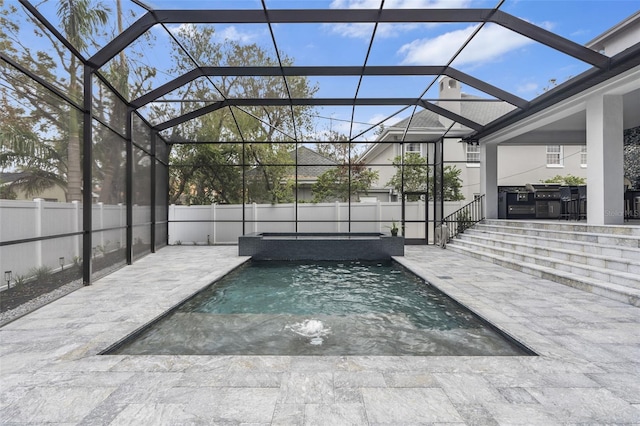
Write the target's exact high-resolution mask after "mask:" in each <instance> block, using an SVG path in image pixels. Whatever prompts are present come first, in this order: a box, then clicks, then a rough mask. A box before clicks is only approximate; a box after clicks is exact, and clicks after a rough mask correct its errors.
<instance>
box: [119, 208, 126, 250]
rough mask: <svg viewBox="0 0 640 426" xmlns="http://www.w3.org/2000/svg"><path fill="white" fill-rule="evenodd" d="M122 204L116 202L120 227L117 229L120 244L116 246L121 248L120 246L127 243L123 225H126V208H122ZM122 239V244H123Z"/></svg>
mask: <svg viewBox="0 0 640 426" xmlns="http://www.w3.org/2000/svg"><path fill="white" fill-rule="evenodd" d="M123 207H124V206H123V205H122V203H118V226H119V227H120V230H119V231H118V233H119V234H120V241H119V243H120V245H119V246H118V247H117V248H122V246H126V245H127V243H126V241H127V236H126V234H125V229H124V227H125V225H126V220H127V218H126V214H127V212H126V210H125V209H124V208H123ZM123 241H124V244H123Z"/></svg>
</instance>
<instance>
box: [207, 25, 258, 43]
mask: <svg viewBox="0 0 640 426" xmlns="http://www.w3.org/2000/svg"><path fill="white" fill-rule="evenodd" d="M213 37H214V39H216V40H219V41H225V40H231V41H235V42H238V43H240V44H248V43H253V42H254V41H256V40H258V39H259V38H260V34H257V33H255V32H250V31H238V28H237V27H236V26H234V25H231V26H229V27H224V28H223V29H222V30H217V31H216V32H215V33H214V35H213Z"/></svg>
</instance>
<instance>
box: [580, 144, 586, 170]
mask: <svg viewBox="0 0 640 426" xmlns="http://www.w3.org/2000/svg"><path fill="white" fill-rule="evenodd" d="M580 167H587V146H586V145H584V146H583V147H582V148H581V149H580Z"/></svg>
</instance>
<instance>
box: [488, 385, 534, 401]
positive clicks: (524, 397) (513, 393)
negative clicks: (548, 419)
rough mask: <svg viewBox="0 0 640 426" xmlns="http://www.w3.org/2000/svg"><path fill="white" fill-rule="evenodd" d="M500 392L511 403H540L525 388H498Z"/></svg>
mask: <svg viewBox="0 0 640 426" xmlns="http://www.w3.org/2000/svg"><path fill="white" fill-rule="evenodd" d="M498 392H500V394H501V395H502V396H503V397H504V399H506V400H507V402H509V403H511V404H538V400H537V399H535V398H534V397H533V396H531V394H530V393H529V392H527V390H526V389H524V388H498Z"/></svg>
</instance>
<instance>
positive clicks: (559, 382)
mask: <svg viewBox="0 0 640 426" xmlns="http://www.w3.org/2000/svg"><path fill="white" fill-rule="evenodd" d="M485 378H486V380H487V381H488V382H489V383H491V384H492V385H493V386H496V387H505V388H506V387H520V388H535V387H562V388H593V387H598V383H597V382H595V381H594V380H592V379H591V378H589V377H588V376H587V375H586V374H581V373H563V372H557V371H550V372H549V373H544V372H537V373H531V372H519V371H505V372H504V373H502V374H487V375H486V376H485Z"/></svg>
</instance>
